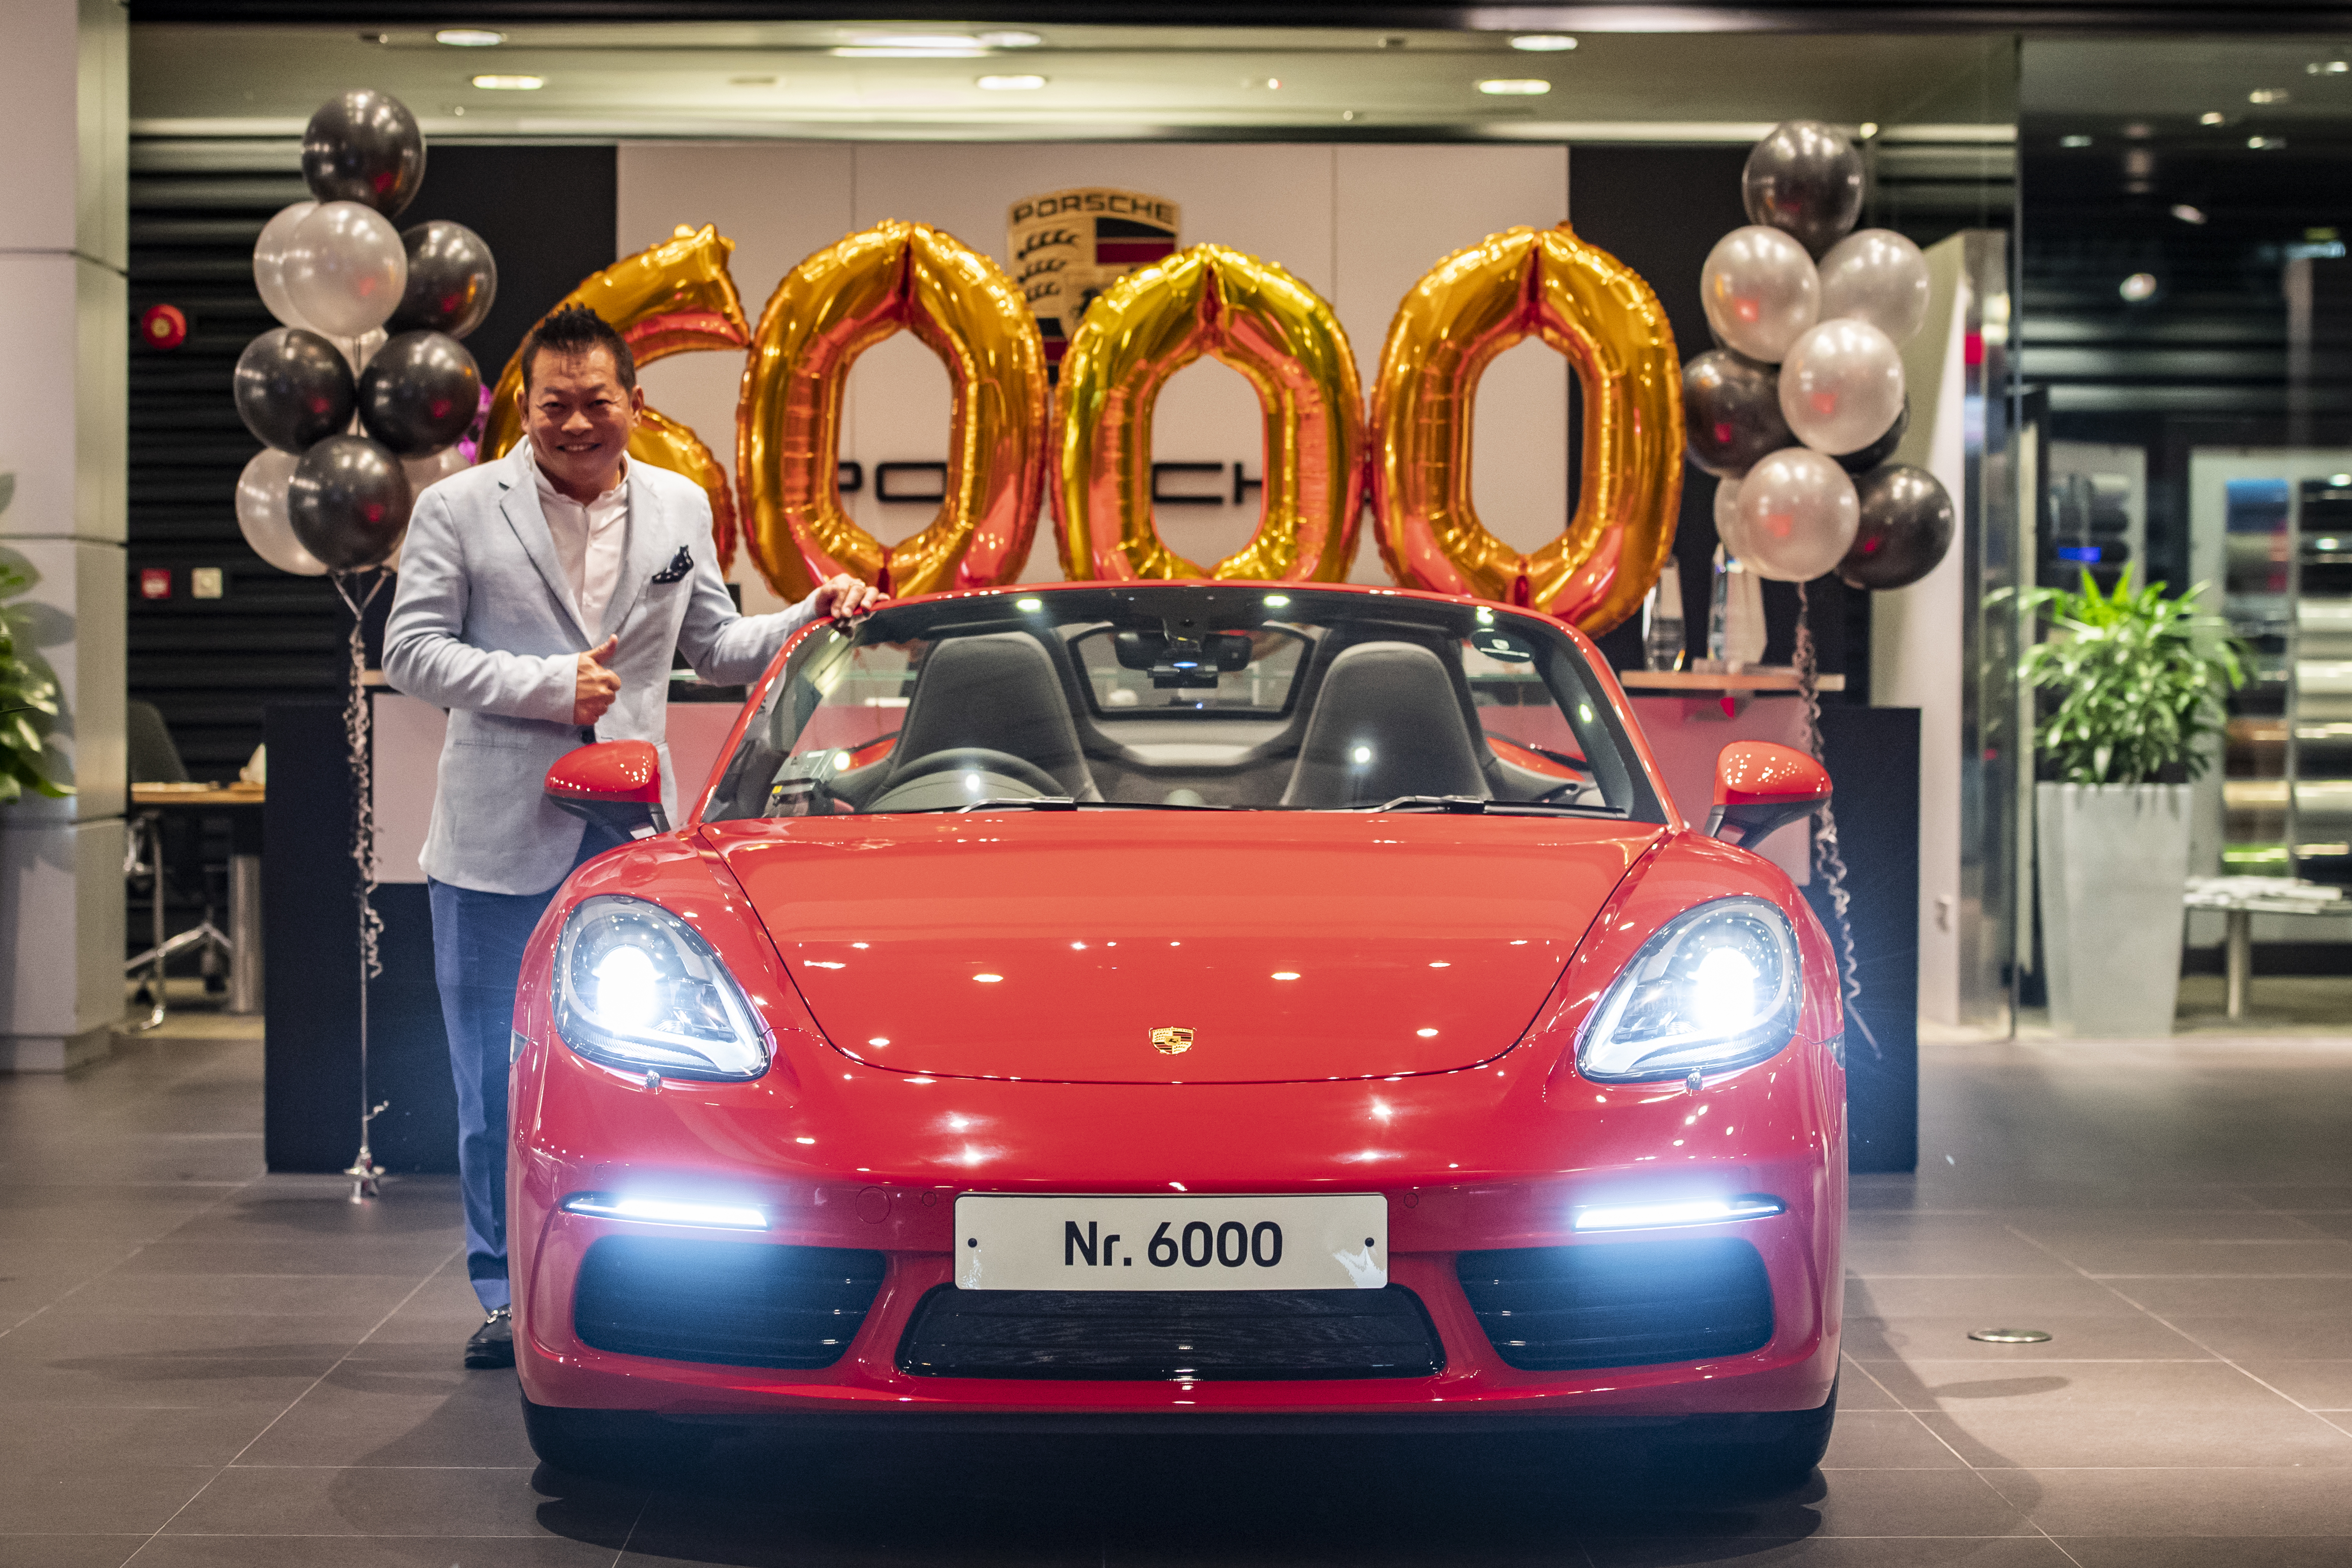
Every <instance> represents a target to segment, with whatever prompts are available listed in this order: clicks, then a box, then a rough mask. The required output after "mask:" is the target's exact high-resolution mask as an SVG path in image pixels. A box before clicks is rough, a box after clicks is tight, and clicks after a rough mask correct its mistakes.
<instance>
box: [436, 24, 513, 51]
mask: <svg viewBox="0 0 2352 1568" xmlns="http://www.w3.org/2000/svg"><path fill="white" fill-rule="evenodd" d="M433 41H434V42H435V43H436V44H446V45H448V46H449V47H451V48H453V49H494V48H496V47H499V45H500V44H503V43H505V42H506V41H507V36H506V35H505V34H504V33H494V32H492V31H491V30H490V29H489V28H488V27H444V28H442V29H441V30H440V31H439V32H437V33H436V34H434V35H433Z"/></svg>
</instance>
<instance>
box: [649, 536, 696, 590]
mask: <svg viewBox="0 0 2352 1568" xmlns="http://www.w3.org/2000/svg"><path fill="white" fill-rule="evenodd" d="M692 570H694V552H693V551H692V550H690V549H687V548H686V547H685V546H684V545H680V546H678V547H677V554H676V555H674V556H672V557H670V558H669V564H668V565H667V566H666V567H664V568H662V569H661V570H659V571H657V572H656V573H654V580H655V581H656V582H683V581H685V580H686V574H687V573H688V572H689V571H692Z"/></svg>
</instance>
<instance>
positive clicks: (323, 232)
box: [285, 202, 408, 338]
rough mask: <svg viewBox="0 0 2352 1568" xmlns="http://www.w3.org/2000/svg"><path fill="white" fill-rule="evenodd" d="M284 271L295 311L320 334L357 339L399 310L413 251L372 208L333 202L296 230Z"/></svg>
mask: <svg viewBox="0 0 2352 1568" xmlns="http://www.w3.org/2000/svg"><path fill="white" fill-rule="evenodd" d="M285 270H286V291H287V294H288V295H289V297H290V298H292V299H293V301H294V308H295V309H297V310H299V311H300V312H301V313H302V314H303V315H304V316H306V317H308V318H309V319H310V322H311V324H312V325H313V326H314V327H316V328H317V329H319V330H320V331H321V332H325V333H327V334H329V335H330V336H332V337H337V338H356V337H358V336H359V335H360V334H361V333H362V332H371V331H373V330H374V329H376V328H378V327H381V326H383V323H384V319H385V318H386V317H388V316H390V315H391V314H392V313H393V311H394V310H395V309H396V308H399V305H400V295H401V290H402V289H404V287H407V284H408V252H407V250H406V248H405V247H404V246H402V244H401V243H400V231H399V230H398V229H396V228H394V227H393V226H392V225H391V223H390V222H389V221H388V220H386V218H385V217H384V215H383V214H382V213H379V212H377V211H376V210H375V209H374V208H373V207H363V206H362V205H360V204H359V203H357V202H329V203H327V204H325V205H323V206H321V207H320V209H319V210H318V211H317V212H315V213H312V214H310V216H308V217H306V218H304V219H303V220H302V221H301V222H300V223H299V224H297V225H295V227H294V241H293V244H292V245H291V246H289V247H288V248H287V252H286V268H285Z"/></svg>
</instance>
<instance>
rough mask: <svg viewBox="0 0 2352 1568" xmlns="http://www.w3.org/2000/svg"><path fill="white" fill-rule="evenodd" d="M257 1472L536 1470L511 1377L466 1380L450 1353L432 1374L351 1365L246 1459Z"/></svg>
mask: <svg viewBox="0 0 2352 1568" xmlns="http://www.w3.org/2000/svg"><path fill="white" fill-rule="evenodd" d="M244 1462H245V1463H247V1464H251V1465H360V1466H387V1465H389V1466H400V1465H492V1466H500V1467H505V1468H509V1469H521V1470H524V1471H528V1470H529V1469H530V1468H531V1466H533V1465H535V1464H536V1463H538V1460H537V1459H536V1458H534V1457H533V1456H532V1454H531V1451H530V1443H529V1442H528V1441H527V1440H526V1439H525V1437H523V1429H522V1406H521V1401H520V1398H519V1396H518V1395H517V1392H516V1388H515V1381H514V1375H513V1374H512V1373H509V1372H503V1371H495V1372H468V1371H467V1370H466V1369H465V1368H463V1367H461V1366H460V1365H458V1364H457V1352H456V1351H455V1350H454V1349H449V1348H444V1349H442V1350H441V1351H439V1352H438V1353H436V1354H434V1355H433V1356H432V1357H431V1360H430V1364H417V1365H413V1366H397V1365H392V1364H386V1363H384V1362H382V1361H370V1362H360V1361H347V1362H345V1363H343V1364H341V1366H338V1367H337V1368H336V1369H335V1370H334V1372H333V1373H332V1374H331V1375H329V1376H328V1377H327V1379H326V1380H325V1381H324V1382H322V1383H320V1385H318V1386H317V1387H316V1388H313V1389H311V1390H310V1392H308V1393H307V1394H305V1395H303V1396H302V1397H301V1399H300V1400H299V1401H298V1402H297V1403H296V1404H295V1406H294V1407H293V1408H292V1409H290V1410H289V1411H287V1412H286V1413H285V1414H284V1415H283V1416H279V1417H278V1420H277V1421H276V1422H275V1423H274V1424H273V1425H272V1426H271V1427H270V1428H269V1430H268V1432H266V1433H264V1434H262V1436H261V1438H260V1440H259V1441H258V1442H257V1443H255V1444H254V1445H253V1447H252V1448H251V1449H249V1450H248V1451H247V1453H246V1455H245V1457H244Z"/></svg>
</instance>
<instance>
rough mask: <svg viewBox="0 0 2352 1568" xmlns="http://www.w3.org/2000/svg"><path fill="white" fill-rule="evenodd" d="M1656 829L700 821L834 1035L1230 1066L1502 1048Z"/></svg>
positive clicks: (1116, 1073)
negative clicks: (714, 822) (703, 822)
mask: <svg viewBox="0 0 2352 1568" xmlns="http://www.w3.org/2000/svg"><path fill="white" fill-rule="evenodd" d="M1660 831H1661V830H1659V829H1657V828H1654V827H1652V826H1649V825H1646V824H1642V823H1627V822H1620V821H1588V820H1580V819H1572V818H1565V817H1470V816H1460V817H1456V816H1446V815H1442V814H1421V813H1399V814H1396V815H1389V816H1381V815H1369V816H1368V815H1358V814H1355V813H1325V812H1314V813H1307V812H1287V811H1286V812H1252V813H1242V812H1232V813H1227V812H1214V813H1212V812H1206V811H1203V812H1201V813H1198V814H1197V815H1196V814H1194V813H1191V812H1179V811H1034V812H1033V811H1020V812H1015V811H991V812H975V813H971V814H968V815H961V816H947V815H928V814H927V815H908V816H878V817H856V818H847V817H837V818H830V819H827V818H799V819H788V820H779V821H741V822H721V823H716V824H712V825H710V826H708V827H706V828H705V829H704V830H703V832H704V834H705V838H706V841H707V842H708V843H709V844H710V846H711V847H712V848H713V849H714V850H716V851H717V852H718V853H719V855H720V856H721V858H722V859H723V860H724V861H725V862H726V864H727V866H728V868H729V870H730V871H731V872H732V873H734V875H735V877H736V879H737V880H738V881H739V882H740V883H741V884H742V887H743V889H744V891H745V893H746V894H748V895H749V897H750V899H751V904H752V905H753V906H754V907H755V908H756V909H757V910H758V911H759V914H760V916H761V919H762V920H763V921H764V922H765V923H766V925H767V927H768V931H769V934H770V935H771V936H772V937H773V939H774V941H775V945H776V948H777V951H778V953H779V955H780V956H782V959H783V961H784V965H785V967H786V968H787V969H788V970H789V971H790V972H791V974H792V977H793V980H794V982H795V983H797V984H798V986H799V987H800V989H801V992H802V995H803V997H804V998H806V1000H807V1002H808V1005H809V1009H810V1010H811V1012H812V1013H813V1014H814V1017H815V1019H816V1021H817V1023H818V1025H819V1027H820V1028H822V1029H823V1030H824V1033H825V1035H826V1036H827V1038H828V1039H830V1040H831V1041H832V1042H833V1044H834V1046H835V1049H837V1050H839V1051H843V1052H844V1053H845V1054H846V1055H849V1056H851V1057H854V1058H856V1060H858V1061H863V1062H866V1063H869V1064H871V1065H873V1066H876V1067H885V1068H891V1069H896V1070H898V1071H908V1072H914V1073H923V1074H932V1075H938V1076H948V1077H973V1078H1009V1079H1023V1080H1031V1081H1045V1082H1094V1083H1103V1082H1111V1083H1187V1082H1189V1083H1217V1082H1225V1083H1233V1082H1297V1081H1302V1080H1322V1079H1334V1078H1360V1077H1387V1076H1391V1075H1395V1074H1401V1073H1417V1072H1440V1071H1449V1070H1453V1069H1456V1068H1462V1067H1468V1066H1473V1065H1475V1064H1476V1063H1478V1062H1481V1061H1486V1060H1488V1059H1490V1058H1493V1057H1496V1056H1498V1055H1500V1054H1501V1053H1502V1052H1504V1051H1507V1050H1509V1049H1510V1047H1511V1046H1512V1044H1513V1043H1514V1042H1515V1041H1516V1040H1517V1039H1518V1038H1519V1036H1520V1034H1521V1033H1522V1032H1523V1031H1524V1030H1526V1028H1527V1026H1528V1021H1529V1020H1530V1019H1532V1018H1533V1017H1534V1016H1535V1013H1536V1011H1537V1009H1538V1008H1539V1007H1540V1006H1541V1005H1542V1003H1543V1000H1544V998H1545V996H1546V995H1547V993H1549V990H1550V989H1551V987H1552V983H1553V982H1554V981H1555V980H1556V979H1557V978H1558V977H1559V972H1560V969H1561V967H1562V966H1563V965H1565V964H1566V962H1567V960H1568V957H1569V956H1570V954H1571V953H1572V952H1574V951H1575V949H1576V945H1577V943H1578V942H1579V941H1580V939H1581V938H1582V937H1583V935H1584V931H1585V928H1586V926H1588V925H1591V921H1592V917H1593V915H1594V914H1595V913H1596V912H1597V911H1598V910H1599V909H1600V907H1601V904H1602V902H1603V901H1604V900H1605V899H1607V897H1608V896H1609V894H1610V892H1611V890H1612V889H1613V888H1614V887H1615V886H1616V885H1617V883H1618V882H1619V881H1620V880H1621V879H1622V877H1623V876H1624V874H1625V873H1626V871H1627V869H1628V868H1629V867H1630V866H1631V865H1632V864H1633V861H1634V859H1635V858H1636V857H1637V856H1639V855H1640V854H1641V852H1643V850H1644V849H1645V848H1647V847H1648V846H1649V845H1650V844H1651V843H1652V842H1653V841H1654V840H1655V839H1656V838H1657V836H1658V834H1659V832H1660Z"/></svg>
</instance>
